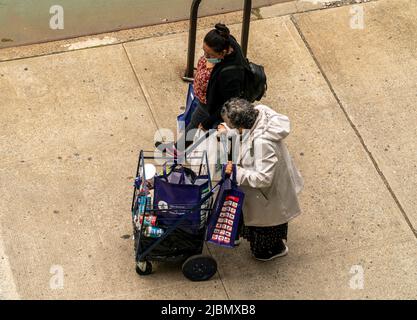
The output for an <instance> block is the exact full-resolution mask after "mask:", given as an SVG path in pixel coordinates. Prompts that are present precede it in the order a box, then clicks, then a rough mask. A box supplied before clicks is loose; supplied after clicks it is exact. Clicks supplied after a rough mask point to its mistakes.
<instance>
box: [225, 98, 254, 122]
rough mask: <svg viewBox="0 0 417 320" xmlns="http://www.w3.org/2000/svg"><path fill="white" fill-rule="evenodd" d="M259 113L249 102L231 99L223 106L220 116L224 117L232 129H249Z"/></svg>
mask: <svg viewBox="0 0 417 320" xmlns="http://www.w3.org/2000/svg"><path fill="white" fill-rule="evenodd" d="M258 114H259V111H258V110H256V109H255V106H254V105H253V104H252V103H250V102H249V101H247V100H245V99H241V98H232V99H230V100H229V101H226V103H225V104H224V105H223V108H222V111H221V115H222V117H223V119H224V116H226V117H227V118H228V119H229V121H230V123H231V124H232V125H233V127H234V128H243V129H251V128H252V127H253V125H254V124H255V121H256V118H257V117H258Z"/></svg>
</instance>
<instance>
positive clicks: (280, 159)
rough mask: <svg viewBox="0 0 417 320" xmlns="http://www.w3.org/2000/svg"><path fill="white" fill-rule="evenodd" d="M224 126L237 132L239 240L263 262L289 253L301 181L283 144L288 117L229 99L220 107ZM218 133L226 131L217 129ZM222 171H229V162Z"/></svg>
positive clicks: (237, 99) (264, 107)
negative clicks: (240, 208)
mask: <svg viewBox="0 0 417 320" xmlns="http://www.w3.org/2000/svg"><path fill="white" fill-rule="evenodd" d="M222 117H223V120H224V121H225V123H226V126H227V127H229V128H232V129H237V131H238V132H239V135H240V138H241V146H240V148H239V149H240V150H239V155H238V161H237V182H238V184H239V185H240V186H241V188H242V190H243V191H244V192H245V202H244V206H243V217H244V219H243V221H244V228H243V232H242V236H243V237H244V238H246V239H247V240H249V241H250V245H251V251H252V254H253V256H254V257H255V258H256V259H258V260H262V261H268V260H272V259H274V258H276V257H281V256H284V255H286V254H287V253H288V247H287V244H286V242H287V232H288V222H289V221H290V220H291V219H293V218H295V217H296V216H298V215H299V214H300V212H301V209H300V205H299V202H298V198H297V194H298V193H299V192H300V191H301V189H302V187H303V180H302V178H301V175H300V173H299V172H298V170H297V169H296V167H295V165H294V163H293V161H292V159H291V156H290V155H289V153H288V149H287V147H286V146H285V144H284V142H283V140H284V139H285V138H286V137H287V136H288V134H289V133H290V122H289V119H288V117H286V116H284V115H282V114H279V113H277V112H275V111H274V110H272V109H271V108H269V107H267V106H264V105H258V106H256V107H255V106H253V105H252V104H251V103H250V102H248V101H246V100H244V99H239V98H234V99H231V100H229V101H228V102H226V103H225V104H224V106H223V109H222ZM219 130H225V127H224V126H221V125H220V126H219ZM226 172H227V173H229V174H231V173H232V163H231V162H229V163H228V165H227V168H226Z"/></svg>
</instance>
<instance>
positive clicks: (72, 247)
mask: <svg viewBox="0 0 417 320" xmlns="http://www.w3.org/2000/svg"><path fill="white" fill-rule="evenodd" d="M359 6H360V7H361V8H363V10H364V11H363V12H364V14H365V15H364V18H365V20H364V21H365V26H364V29H352V28H351V26H350V24H349V22H350V21H351V18H352V12H354V11H355V10H353V11H352V6H342V7H338V8H330V9H326V10H317V11H312V12H304V13H298V14H289V15H284V16H280V17H275V16H274V14H273V12H272V11H270V14H269V16H268V14H267V12H266V11H263V12H264V15H265V17H266V16H268V18H265V17H263V18H262V19H258V20H256V21H254V22H253V23H252V27H251V38H250V39H251V40H250V48H249V58H250V59H251V60H253V61H255V62H257V63H260V64H263V65H265V68H266V71H267V73H268V78H269V90H268V95H267V97H266V98H265V99H264V101H262V102H263V103H264V104H266V105H269V106H271V107H272V108H274V109H275V110H277V111H279V112H281V113H284V114H287V115H288V116H289V117H290V119H291V120H292V129H293V130H292V133H291V135H290V136H289V138H288V140H287V145H288V147H289V149H290V152H291V154H292V156H293V157H294V159H295V162H296V164H297V166H298V167H299V169H300V171H301V173H302V175H303V177H304V179H305V189H304V191H303V193H302V195H301V203H302V208H303V214H302V215H301V216H300V217H299V218H297V219H296V220H294V221H293V222H292V223H291V224H290V227H289V247H290V253H289V255H288V256H287V257H284V258H281V259H280V260H277V261H273V262H269V263H260V262H256V261H254V260H253V259H252V258H251V257H250V251H249V245H248V243H247V242H243V244H242V245H241V246H240V247H239V248H237V249H235V250H226V249H222V248H219V247H214V246H211V245H209V246H207V247H206V248H205V250H206V252H207V253H209V254H212V255H213V256H214V257H215V258H216V260H217V262H218V265H219V272H218V274H217V275H216V276H215V277H214V278H213V279H212V280H210V281H208V282H205V283H191V282H189V281H188V280H186V279H185V278H184V277H183V276H182V274H181V272H180V266H170V265H166V264H157V265H154V269H155V273H154V274H153V275H151V276H149V277H138V276H137V275H136V273H135V270H134V258H133V241H132V240H131V239H130V236H131V222H130V202H131V192H132V183H133V175H134V173H135V169H136V168H135V166H136V162H137V159H136V158H137V153H138V151H139V150H140V149H142V148H148V149H149V148H152V145H153V136H154V133H155V131H156V129H158V128H170V129H174V128H175V118H176V115H177V114H178V113H179V112H180V106H181V105H183V104H184V98H185V94H186V90H187V85H186V84H185V83H183V82H182V81H181V80H180V76H181V75H182V73H183V71H184V69H183V68H184V66H185V62H186V61H185V59H186V50H187V33H177V34H172V35H168V36H162V37H152V38H148V39H144V40H139V41H131V42H128V43H121V44H115V45H110V46H103V47H99V48H90V49H85V50H78V51H72V52H65V53H58V54H53V55H44V56H41V57H33V58H26V59H18V60H12V61H5V62H1V63H0V103H1V107H2V113H1V114H0V124H1V126H0V150H1V164H2V165H1V167H0V192H1V196H0V254H1V258H0V259H1V260H0V281H1V282H0V298H1V299H4V298H14V297H20V298H22V299H32V298H34V299H39V298H40V299H57V298H63V299H90V298H92V299H100V298H104V299H295V298H301V299H372V298H379V299H383V298H386V299H400V298H410V299H415V298H417V294H416V292H417V269H416V264H417V241H416V232H415V229H416V226H417V202H416V199H417V192H416V190H417V168H416V163H417V152H416V151H417V141H416V137H417V126H416V123H417V112H416V109H415V107H416V104H417V85H416V84H417V59H416V52H417V41H416V39H417V31H416V30H417V10H416V9H417V6H416V3H415V1H413V0H403V1H389V0H376V1H372V2H369V3H363V4H360V5H359ZM355 8H356V9H357V7H355ZM355 8H354V9H355ZM231 29H232V31H233V33H234V34H235V35H236V36H240V34H239V32H240V25H239V24H237V25H232V26H231ZM207 31H208V29H202V30H200V31H199V34H198V41H200V42H201V39H202V37H203V35H204V34H205V33H206V32H207ZM197 50H198V51H197V53H198V54H200V53H201V49H200V46H199V45H197ZM0 56H1V52H0ZM57 270H58V271H57ZM60 270H61V271H62V272H63V274H64V282H63V283H61V284H62V286H60V285H58V286H56V282H55V281H54V280H55V279H56V276H57V272H58V273H59V272H60ZM361 276H363V277H361ZM58 283H59V282H58ZM61 287H62V288H61Z"/></svg>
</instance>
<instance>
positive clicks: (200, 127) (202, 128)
mask: <svg viewBox="0 0 417 320" xmlns="http://www.w3.org/2000/svg"><path fill="white" fill-rule="evenodd" d="M198 129H200V130H203V131H204V132H206V131H207V130H206V129H205V128H204V127H203V125H202V124H201V123H200V124H199V125H198Z"/></svg>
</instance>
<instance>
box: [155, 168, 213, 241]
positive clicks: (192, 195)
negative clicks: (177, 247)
mask: <svg viewBox="0 0 417 320" xmlns="http://www.w3.org/2000/svg"><path fill="white" fill-rule="evenodd" d="M191 172H192V173H191ZM209 190H210V178H209V176H206V175H201V176H197V175H196V174H195V173H194V172H193V171H192V170H191V169H188V168H185V167H183V166H181V165H178V164H174V165H172V166H171V168H170V172H169V173H167V172H166V170H165V169H164V172H163V173H162V174H161V175H158V176H155V178H154V208H155V209H156V210H157V211H156V212H157V219H158V225H159V226H161V227H166V228H168V227H170V226H171V225H173V224H175V223H176V222H177V221H178V219H180V218H181V217H182V216H183V215H184V214H187V217H186V218H184V222H183V223H182V224H181V225H180V226H179V228H181V229H182V230H183V231H186V232H189V233H198V232H199V230H200V229H201V228H202V226H204V223H205V221H202V220H203V218H204V214H205V212H202V210H201V199H202V198H203V197H204V195H205V194H206V193H207V192H208V191H209ZM196 206H197V208H196V209H194V211H191V209H193V208H195V207H196Z"/></svg>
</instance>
